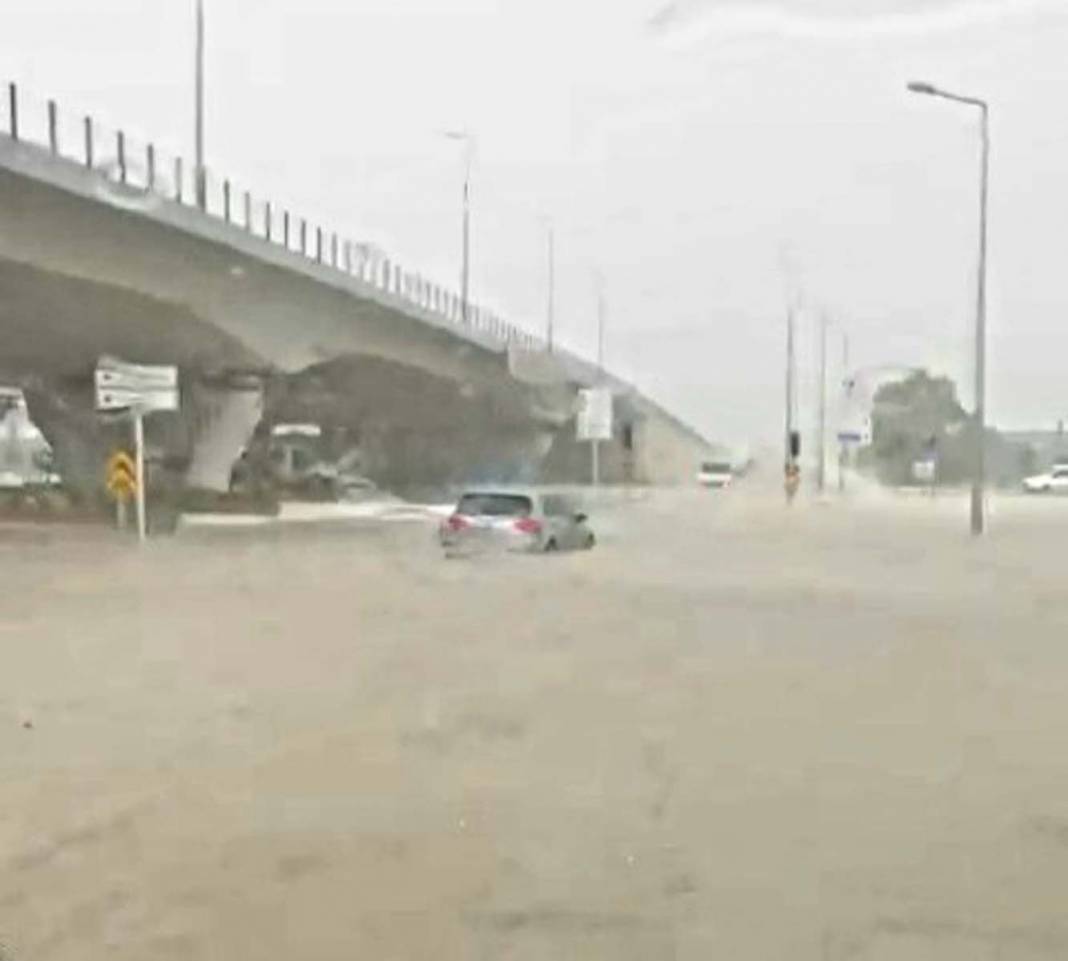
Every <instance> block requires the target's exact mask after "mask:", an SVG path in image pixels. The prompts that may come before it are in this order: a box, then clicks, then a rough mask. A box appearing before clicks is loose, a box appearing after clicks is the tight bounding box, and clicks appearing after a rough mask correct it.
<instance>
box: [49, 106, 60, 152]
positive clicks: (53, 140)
mask: <svg viewBox="0 0 1068 961" xmlns="http://www.w3.org/2000/svg"><path fill="white" fill-rule="evenodd" d="M48 149H49V150H51V151H52V153H53V154H57V153H59V126H58V124H57V122H56V102H55V101H54V100H49V101H48Z"/></svg>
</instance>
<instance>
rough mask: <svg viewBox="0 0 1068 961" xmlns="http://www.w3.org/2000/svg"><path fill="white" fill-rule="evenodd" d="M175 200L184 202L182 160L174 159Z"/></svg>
mask: <svg viewBox="0 0 1068 961" xmlns="http://www.w3.org/2000/svg"><path fill="white" fill-rule="evenodd" d="M174 199H175V200H176V201H178V203H181V202H182V158H181V157H175V158H174Z"/></svg>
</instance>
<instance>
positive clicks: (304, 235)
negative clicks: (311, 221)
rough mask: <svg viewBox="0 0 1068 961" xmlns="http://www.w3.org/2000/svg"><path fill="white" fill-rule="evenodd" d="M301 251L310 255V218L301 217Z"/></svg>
mask: <svg viewBox="0 0 1068 961" xmlns="http://www.w3.org/2000/svg"><path fill="white" fill-rule="evenodd" d="M300 252H301V253H302V254H304V256H307V255H308V218H307V217H301V218H300Z"/></svg>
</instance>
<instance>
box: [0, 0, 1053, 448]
mask: <svg viewBox="0 0 1068 961" xmlns="http://www.w3.org/2000/svg"><path fill="white" fill-rule="evenodd" d="M206 6H207V13H208V31H209V39H208V72H209V75H208V82H209V100H210V103H209V110H208V158H209V165H210V166H212V167H213V168H215V169H218V170H220V171H223V172H225V173H227V174H229V175H231V176H234V177H235V178H239V179H242V180H244V181H246V182H247V183H249V184H250V185H251V186H252V187H253V188H254V189H256V190H257V191H258V192H259V193H261V194H262V195H264V196H267V197H270V198H272V199H274V200H275V201H276V202H277V203H280V204H288V205H291V206H292V207H293V208H294V209H295V210H299V211H306V212H307V213H308V214H309V215H310V216H312V217H315V218H317V219H320V220H322V221H323V222H324V223H325V224H326V225H328V226H330V227H336V228H338V229H340V230H343V231H344V232H345V233H346V234H347V235H349V236H351V237H352V238H354V239H359V240H370V241H373V242H376V243H378V244H380V245H381V246H383V247H384V248H386V249H387V250H388V251H390V253H391V254H392V255H394V256H396V257H397V258H399V259H401V260H402V261H404V262H406V263H407V264H408V265H410V266H412V267H416V268H419V269H422V270H424V271H425V272H426V273H428V274H430V275H431V276H433V277H434V278H435V279H437V280H439V281H442V282H449V283H452V284H453V285H455V283H456V277H457V274H458V253H459V199H460V177H461V157H460V153H459V149H458V145H457V144H456V143H453V142H451V141H448V140H446V139H444V138H443V137H441V136H440V131H442V130H443V129H445V128H450V127H467V128H469V129H470V130H472V131H474V132H475V133H476V134H477V137H478V151H477V157H476V161H475V187H474V191H475V193H474V203H475V225H474V244H473V258H474V260H473V286H474V291H475V293H476V294H477V295H478V297H479V298H480V299H482V300H483V301H486V302H488V303H490V304H491V305H493V306H495V307H497V308H498V309H499V310H500V311H501V312H502V313H504V314H505V315H506V316H508V317H510V318H511V319H513V320H515V321H518V322H520V323H522V324H525V325H527V326H529V327H532V328H539V329H540V327H541V326H542V324H543V322H544V314H545V306H544V304H545V275H546V270H545V254H544V248H545V223H546V220H547V219H548V218H552V220H553V221H554V222H555V223H556V231H557V252H558V269H557V278H558V307H557V320H558V335H559V337H560V338H561V339H562V340H563V341H565V342H566V343H567V344H568V345H569V346H571V347H573V348H574V349H576V350H578V351H581V352H584V353H587V354H592V352H593V343H594V305H595V300H594V284H593V271H594V269H595V268H599V269H600V270H601V271H602V273H603V275H604V278H605V285H606V289H607V294H608V303H609V322H610V329H609V335H608V360H609V363H610V365H612V366H613V367H614V368H615V369H617V370H618V371H619V372H620V373H622V374H623V375H625V376H632V377H634V378H635V379H636V380H637V382H638V383H639V385H641V386H643V387H645V388H646V389H648V390H650V391H651V393H653V394H654V396H656V397H658V398H659V399H661V400H663V401H664V402H666V403H667V404H668V406H670V407H671V408H672V409H674V410H676V411H677V412H679V413H680V414H682V415H683V416H685V417H686V418H687V419H689V420H690V421H691V422H693V423H694V424H695V425H697V426H698V427H700V428H701V429H703V430H705V431H706V432H707V433H708V434H709V435H710V436H711V437H713V438H717V439H720V438H723V439H729V440H745V439H758V438H762V437H776V436H777V435H778V432H779V430H780V424H781V408H782V396H781V395H782V390H781V383H782V375H781V371H782V359H783V313H784V299H785V296H786V289H787V286H788V285H790V284H792V285H794V286H796V288H797V289H798V290H799V291H800V292H801V295H802V296H803V298H804V299H805V301H806V302H807V303H808V304H809V305H811V309H810V312H809V316H808V317H807V318H806V320H805V321H804V323H805V325H806V327H811V325H812V319H813V318H812V313H813V312H814V311H815V310H817V309H826V310H827V311H828V312H829V313H830V314H831V316H832V317H833V319H834V320H835V321H836V322H837V323H838V324H840V325H841V326H842V327H844V328H848V330H849V331H850V334H851V339H852V345H853V357H854V360H855V362H856V364H858V365H863V364H877V363H885V362H896V363H902V364H913V365H927V366H930V367H933V368H935V369H937V370H940V371H944V372H946V373H949V374H951V375H953V376H955V377H957V378H958V380H961V381H967V379H968V378H969V377H970V375H971V368H970V362H969V360H970V350H971V346H970V332H971V323H972V311H973V297H974V294H973V287H974V249H975V220H976V216H975V199H976V189H977V186H976V185H977V180H976V175H977V154H976V145H977V141H976V118H975V116H974V115H973V114H972V113H971V112H969V111H968V110H967V109H965V108H959V109H958V108H956V107H955V106H954V105H951V104H949V103H944V102H939V101H932V100H930V99H927V98H922V99H921V98H918V97H915V96H911V95H909V94H907V93H906V92H905V90H904V85H905V82H906V80H908V79H910V78H914V77H917V78H922V79H927V80H930V81H933V82H936V83H939V84H942V85H944V86H946V87H949V88H951V89H959V90H961V91H963V92H967V93H972V94H975V95H979V96H984V97H986V98H988V99H989V100H990V102H991V104H992V110H993V136H994V154H993V171H992V212H991V273H990V282H991V307H990V377H991V396H990V416H991V417H992V418H993V420H995V421H996V422H997V423H1000V424H1004V425H1007V426H1021V425H1035V426H1042V425H1047V424H1052V423H1054V422H1055V421H1056V420H1057V418H1058V417H1062V416H1068V388H1066V373H1068V371H1066V367H1068V364H1066V363H1065V357H1066V356H1068V330H1066V329H1065V327H1066V326H1068V325H1066V323H1065V321H1066V319H1068V289H1066V286H1065V283H1064V281H1063V275H1064V269H1063V267H1062V260H1063V257H1064V253H1065V251H1066V250H1068V236H1066V234H1068V123H1066V121H1065V119H1064V117H1065V113H1064V109H1063V104H1062V103H1061V102H1060V101H1061V97H1062V92H1063V91H1064V89H1066V84H1065V80H1066V73H1068V62H1066V60H1065V57H1064V51H1065V50H1066V49H1068V9H1066V5H1065V4H1064V3H1063V2H1061V0H1011V2H1003V0H779V2H773V0H676V2H674V3H671V2H668V0H206ZM192 10H193V0H187V2H185V0H93V2H92V3H87V2H85V0H7V2H6V3H5V4H4V8H3V14H2V19H0V24H2V29H0V57H2V61H3V64H4V68H3V71H2V72H3V73H4V74H6V77H7V78H10V79H14V80H17V81H19V82H21V83H23V84H25V85H27V87H28V88H30V89H32V90H33V91H35V92H36V93H37V94H39V95H40V96H41V97H47V96H54V97H56V98H57V99H58V100H59V101H60V103H61V105H66V106H69V108H70V109H76V110H77V111H78V112H91V113H94V114H96V115H98V116H100V117H101V118H102V119H105V120H107V121H110V122H112V123H116V124H122V125H123V126H124V127H126V128H127V129H128V130H130V131H131V132H132V133H138V134H142V135H144V136H146V137H151V138H153V139H154V140H157V141H159V142H161V143H163V144H169V145H171V146H172V147H174V148H177V149H180V150H181V151H182V152H184V153H185V154H186V155H187V156H189V155H191V153H192V150H191V141H192V117H191V90H192V39H193V19H192ZM788 275H789V277H788ZM837 349H838V348H837V347H835V351H836V354H837ZM801 354H802V359H803V361H804V362H805V363H806V364H810V362H811V359H812V356H813V345H812V342H811V338H810V337H806V338H805V340H804V342H803V343H802V346H801ZM963 393H964V396H965V400H966V402H967V401H969V400H970V398H969V397H968V394H967V391H966V390H964V391H963Z"/></svg>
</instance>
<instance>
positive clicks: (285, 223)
mask: <svg viewBox="0 0 1068 961" xmlns="http://www.w3.org/2000/svg"><path fill="white" fill-rule="evenodd" d="M282 244H283V245H284V246H285V248H286V249H287V250H288V249H289V211H288V210H287V211H286V212H285V213H283V214H282Z"/></svg>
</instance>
